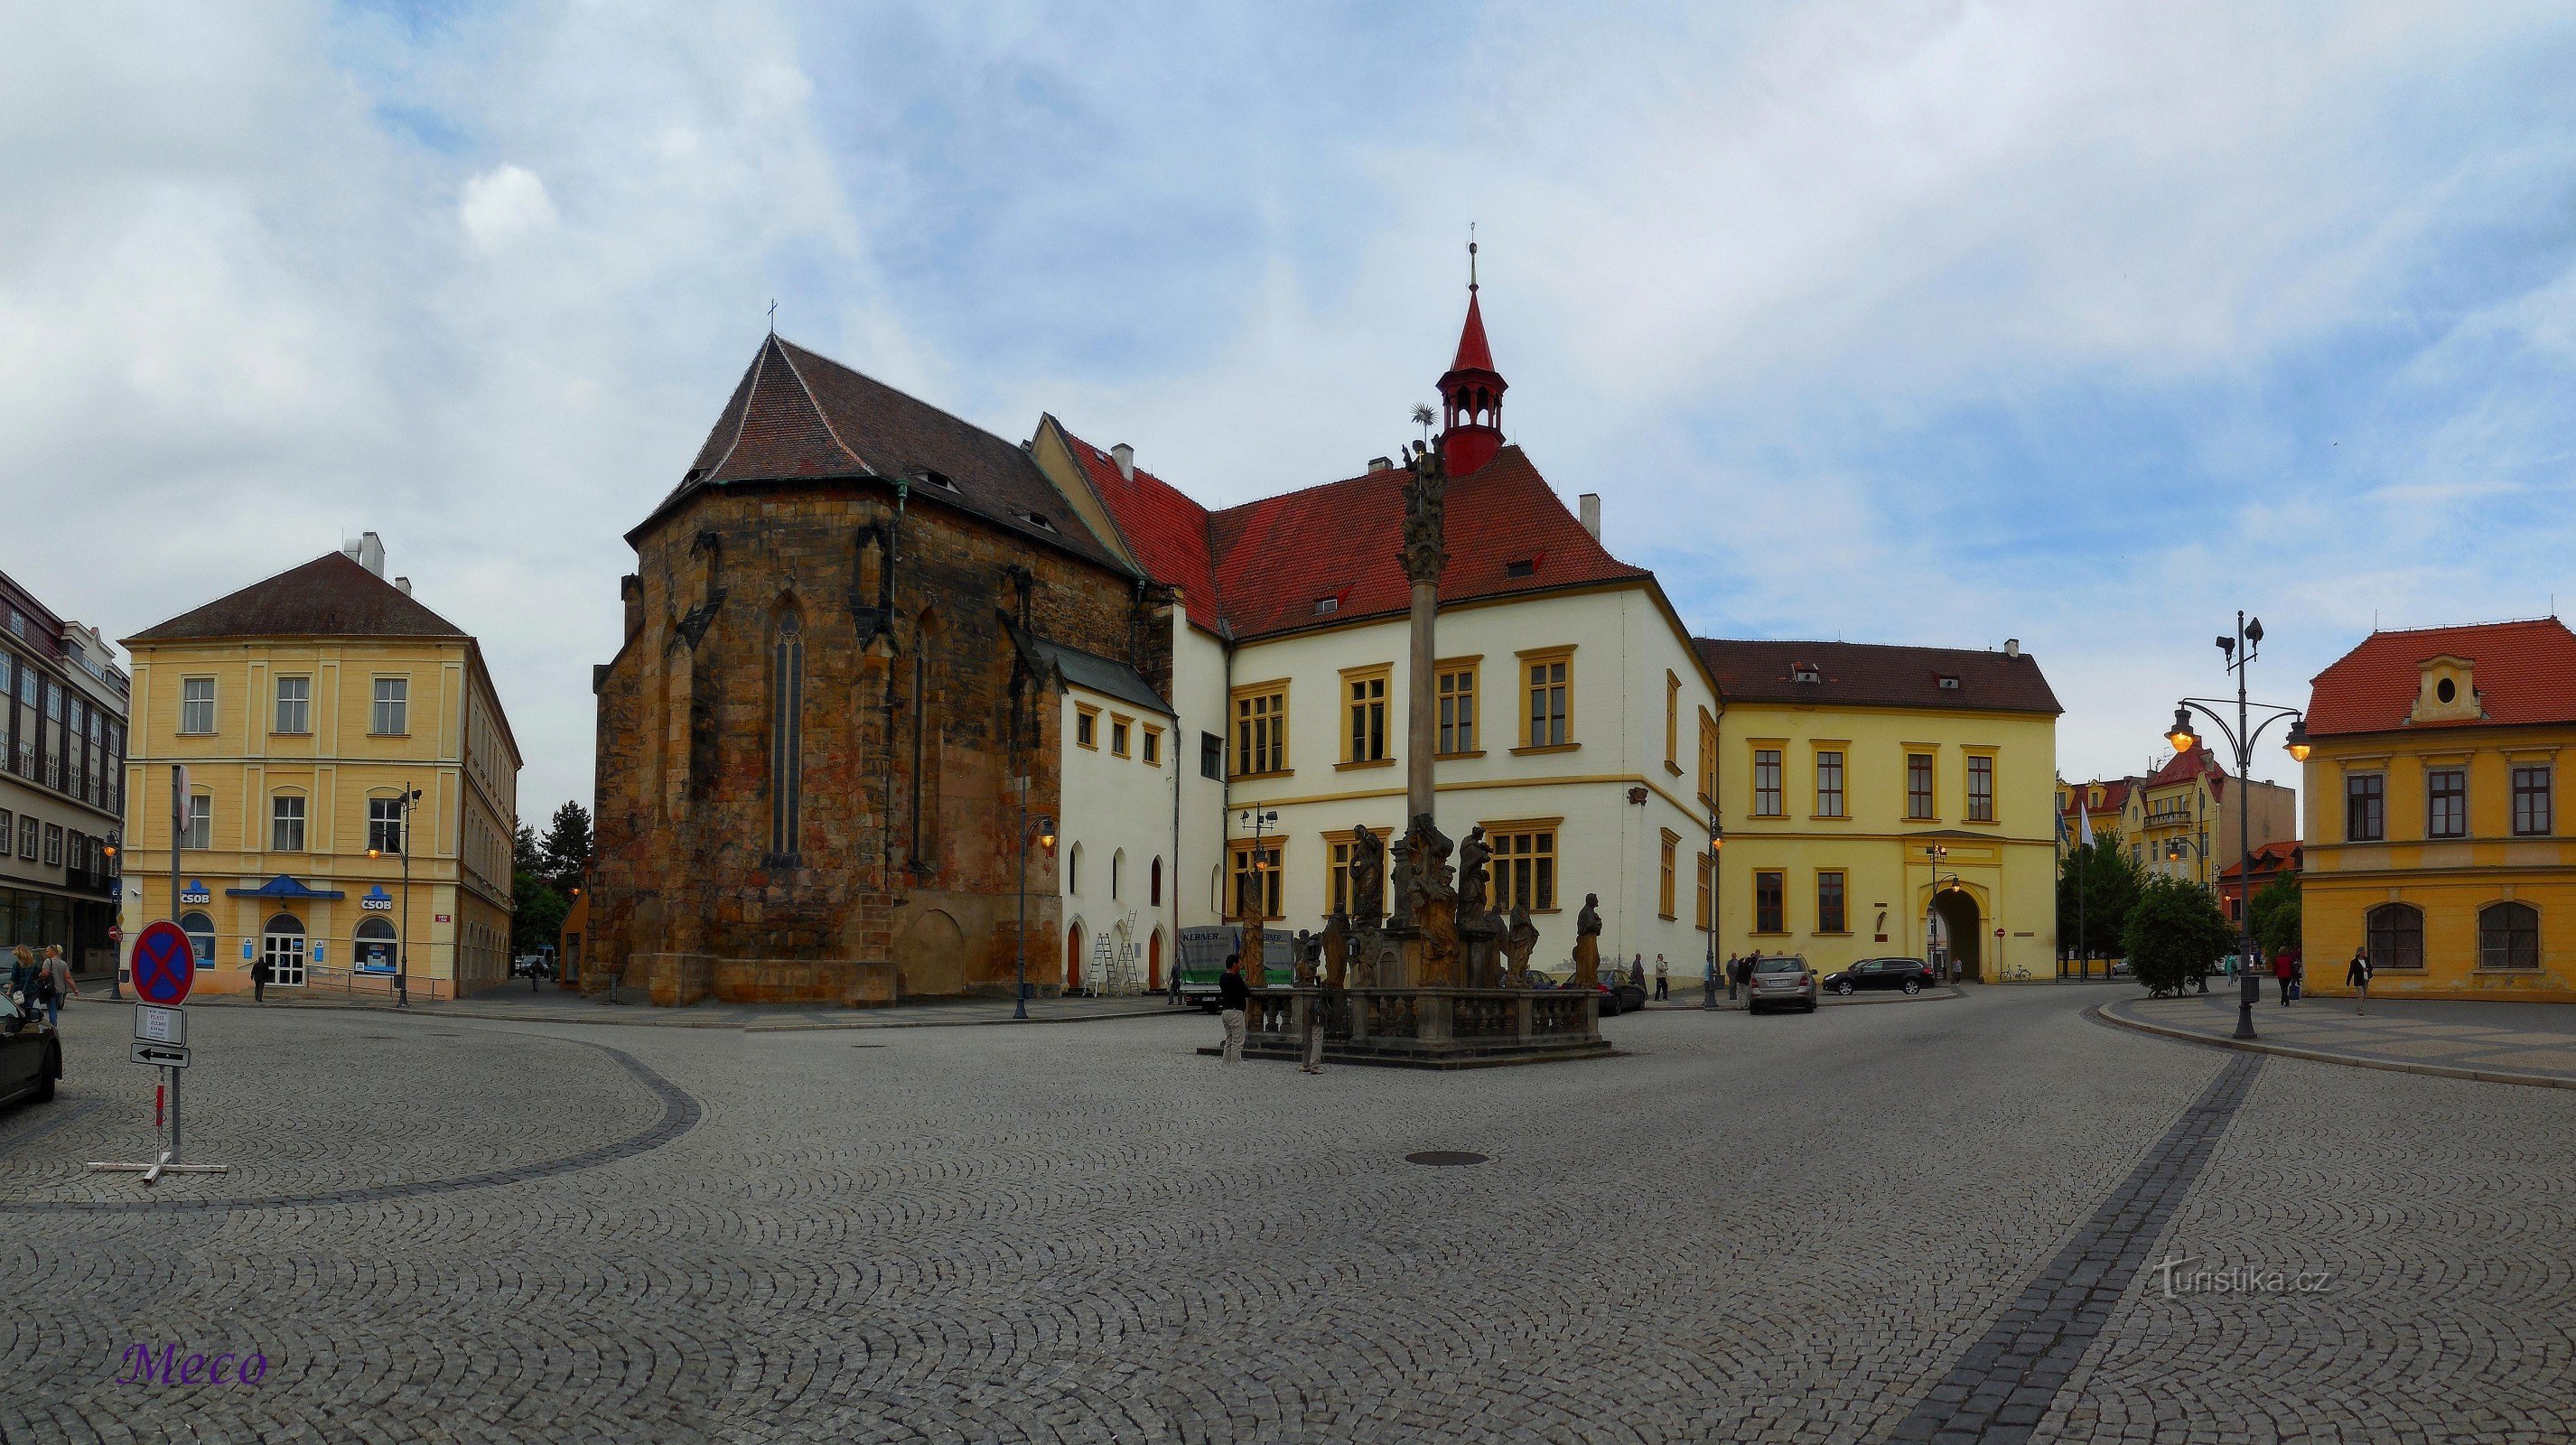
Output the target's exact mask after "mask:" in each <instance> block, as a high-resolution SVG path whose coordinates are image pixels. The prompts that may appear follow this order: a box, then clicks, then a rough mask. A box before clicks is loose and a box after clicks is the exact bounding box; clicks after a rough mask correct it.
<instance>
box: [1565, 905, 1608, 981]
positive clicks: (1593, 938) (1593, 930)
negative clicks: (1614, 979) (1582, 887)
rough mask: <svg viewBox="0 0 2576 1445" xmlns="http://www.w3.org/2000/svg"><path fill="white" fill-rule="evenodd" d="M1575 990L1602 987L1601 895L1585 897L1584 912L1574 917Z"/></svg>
mask: <svg viewBox="0 0 2576 1445" xmlns="http://www.w3.org/2000/svg"><path fill="white" fill-rule="evenodd" d="M1572 986H1573V987H1575V988H1583V989H1595V988H1599V987H1600V986H1601V895H1600V894H1598V893H1586V894H1584V895H1583V911H1582V912H1581V913H1578V914H1576V915H1574V983H1573V985H1572Z"/></svg>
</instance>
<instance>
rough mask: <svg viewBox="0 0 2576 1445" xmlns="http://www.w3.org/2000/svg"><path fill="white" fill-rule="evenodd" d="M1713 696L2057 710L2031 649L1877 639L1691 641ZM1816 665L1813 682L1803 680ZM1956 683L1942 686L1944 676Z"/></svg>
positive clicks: (1979, 709)
mask: <svg viewBox="0 0 2576 1445" xmlns="http://www.w3.org/2000/svg"><path fill="white" fill-rule="evenodd" d="M1692 643H1693V645H1695V646H1696V647H1697V648H1698V649H1699V655H1700V660H1701V661H1702V662H1704V663H1706V664H1707V665H1708V671H1709V675H1710V676H1711V677H1714V678H1716V679H1717V690H1718V695H1719V696H1721V697H1723V698H1726V699H1728V700H1730V701H1744V702H1840V703H1866V704H1871V705H1875V706H1880V707H1921V708H1958V709H1964V710H1968V711H1976V712H2044V713H2057V712H2062V711H2064V709H2062V708H2060V707H2059V706H2058V705H2057V694H2056V693H2055V692H2053V691H2051V690H2050V689H2049V686H2048V679H2047V678H2045V677H2043V676H2041V675H2040V671H2039V663H2038V661H2037V660H2036V659H2034V658H2032V657H2031V656H2030V654H2028V653H2002V652H1972V651H1969V650H1967V649H1965V648H1956V647H1897V646H1889V645H1885V644H1881V643H1874V642H1770V641H1759V642H1754V641H1735V640H1730V639H1724V638H1714V637H1699V638H1693V639H1692ZM1801 670H1813V671H1814V672H1815V673H1816V680H1815V681H1814V682H1800V681H1799V680H1798V677H1797V674H1798V673H1799V672H1800V671H1801ZM1945 677H1946V678H1954V679H1956V680H1957V683H1958V685H1957V686H1956V687H1943V686H1942V685H1941V680H1942V679H1943V678H1945Z"/></svg>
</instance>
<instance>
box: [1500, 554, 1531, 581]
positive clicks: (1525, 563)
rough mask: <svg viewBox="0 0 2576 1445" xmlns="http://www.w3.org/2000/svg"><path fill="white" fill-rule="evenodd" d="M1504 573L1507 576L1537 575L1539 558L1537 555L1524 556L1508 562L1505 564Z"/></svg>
mask: <svg viewBox="0 0 2576 1445" xmlns="http://www.w3.org/2000/svg"><path fill="white" fill-rule="evenodd" d="M1503 575H1504V576H1506V577H1535V576H1537V575H1538V559H1537V558H1536V557H1523V558H1522V559H1520V560H1519V561H1517V562H1506V563H1504V564H1503Z"/></svg>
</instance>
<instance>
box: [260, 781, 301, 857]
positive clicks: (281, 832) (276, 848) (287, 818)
mask: <svg viewBox="0 0 2576 1445" xmlns="http://www.w3.org/2000/svg"><path fill="white" fill-rule="evenodd" d="M310 821H311V820H310V819H309V818H307V817H306V816H305V809H304V798H303V796H302V795H301V794H298V793H272V794H270V795H269V799H268V851H270V852H272V853H302V852H305V851H306V849H305V846H304V845H305V842H306V841H307V840H306V838H305V832H304V830H305V827H306V825H307V824H308V823H309V822H310ZM290 822H292V823H293V824H294V825H295V835H294V838H295V841H293V842H292V843H289V842H288V841H286V838H287V834H286V832H285V829H286V825H287V824H288V823H290Z"/></svg>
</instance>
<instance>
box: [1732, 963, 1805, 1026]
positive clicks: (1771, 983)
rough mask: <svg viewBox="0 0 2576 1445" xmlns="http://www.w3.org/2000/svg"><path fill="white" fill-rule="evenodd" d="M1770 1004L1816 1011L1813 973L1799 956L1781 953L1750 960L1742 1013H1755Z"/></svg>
mask: <svg viewBox="0 0 2576 1445" xmlns="http://www.w3.org/2000/svg"><path fill="white" fill-rule="evenodd" d="M1774 1005H1786V1006H1788V1007H1790V1008H1803V1009H1805V1010H1806V1011H1807V1012H1809V1013H1814V1012H1815V1011H1816V971H1815V970H1814V969H1812V968H1809V967H1807V960H1806V959H1805V957H1803V956H1802V955H1799V954H1795V953H1783V954H1775V955H1773V956H1771V957H1768V958H1757V959H1755V960H1753V991H1752V992H1751V993H1750V994H1748V995H1746V996H1745V1000H1744V1011H1745V1012H1746V1013H1757V1014H1758V1013H1760V1012H1762V1010H1763V1009H1765V1008H1767V1007H1771V1006H1774Z"/></svg>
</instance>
